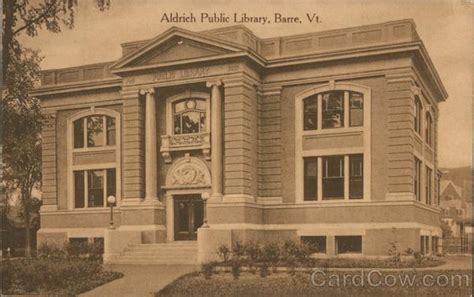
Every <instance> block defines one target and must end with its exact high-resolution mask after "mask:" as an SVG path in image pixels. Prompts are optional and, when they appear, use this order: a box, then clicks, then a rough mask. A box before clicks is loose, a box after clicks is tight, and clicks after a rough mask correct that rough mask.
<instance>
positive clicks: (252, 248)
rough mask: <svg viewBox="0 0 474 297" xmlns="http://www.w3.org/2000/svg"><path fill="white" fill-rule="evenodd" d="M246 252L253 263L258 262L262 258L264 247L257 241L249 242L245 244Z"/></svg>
mask: <svg viewBox="0 0 474 297" xmlns="http://www.w3.org/2000/svg"><path fill="white" fill-rule="evenodd" d="M245 254H246V255H247V257H248V259H249V260H250V261H251V263H256V262H258V261H260V260H262V249H261V247H260V245H259V244H258V243H256V242H249V243H247V245H246V246H245Z"/></svg>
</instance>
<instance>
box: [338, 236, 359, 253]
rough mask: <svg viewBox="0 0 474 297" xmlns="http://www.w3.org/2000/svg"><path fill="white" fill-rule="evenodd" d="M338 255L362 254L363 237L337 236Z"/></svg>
mask: <svg viewBox="0 0 474 297" xmlns="http://www.w3.org/2000/svg"><path fill="white" fill-rule="evenodd" d="M336 253H337V254H360V253H362V236H336Z"/></svg>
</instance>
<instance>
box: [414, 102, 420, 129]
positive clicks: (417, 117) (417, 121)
mask: <svg viewBox="0 0 474 297" xmlns="http://www.w3.org/2000/svg"><path fill="white" fill-rule="evenodd" d="M415 132H417V133H418V134H420V132H421V101H420V98H419V97H418V96H415Z"/></svg>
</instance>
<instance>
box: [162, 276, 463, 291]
mask: <svg viewBox="0 0 474 297" xmlns="http://www.w3.org/2000/svg"><path fill="white" fill-rule="evenodd" d="M371 271H372V274H370V277H369V273H370V272H371ZM377 271H378V270H377ZM324 273H325V274H324V275H323V274H322V270H321V271H319V272H318V274H317V275H316V276H315V277H313V281H312V273H296V274H294V275H290V274H288V273H272V274H270V275H268V276H267V277H265V278H262V277H260V275H259V273H258V272H257V273H256V274H252V273H249V272H242V273H241V275H240V278H239V279H237V280H234V278H233V275H232V273H218V274H213V275H212V277H211V279H205V278H204V276H203V275H202V274H201V273H199V272H194V273H191V274H187V275H184V276H182V277H181V278H179V279H177V280H176V281H174V282H173V283H171V284H169V285H168V286H166V287H165V288H164V289H162V290H161V291H160V292H157V293H156V294H155V296H156V297H165V296H238V297H244V296H245V297H247V296H341V297H342V296H351V297H359V296H360V297H362V296H364V297H366V296H369V297H370V296H374V297H379V296H397V297H399V296H417V297H419V296H427V297H428V296H430V297H431V296H440V297H441V296H443V297H445V296H471V290H472V281H471V279H472V273H471V271H416V270H413V271H408V272H403V271H383V272H382V271H378V273H377V272H375V270H370V269H360V270H351V271H349V270H348V271H337V272H336V271H324ZM369 278H370V280H371V281H369V280H368V279H369ZM361 280H363V282H364V284H363V286H361ZM412 280H414V281H413V282H411V281H412ZM344 282H345V285H344ZM369 282H370V283H371V284H369Z"/></svg>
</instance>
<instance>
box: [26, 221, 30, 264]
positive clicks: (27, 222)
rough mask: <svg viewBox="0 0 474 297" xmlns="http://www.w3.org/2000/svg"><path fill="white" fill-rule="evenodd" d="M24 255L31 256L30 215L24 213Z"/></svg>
mask: <svg viewBox="0 0 474 297" xmlns="http://www.w3.org/2000/svg"><path fill="white" fill-rule="evenodd" d="M25 256H26V257H27V258H31V229H30V215H29V214H28V215H25Z"/></svg>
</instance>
